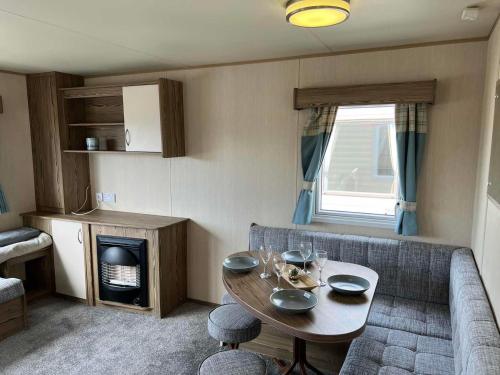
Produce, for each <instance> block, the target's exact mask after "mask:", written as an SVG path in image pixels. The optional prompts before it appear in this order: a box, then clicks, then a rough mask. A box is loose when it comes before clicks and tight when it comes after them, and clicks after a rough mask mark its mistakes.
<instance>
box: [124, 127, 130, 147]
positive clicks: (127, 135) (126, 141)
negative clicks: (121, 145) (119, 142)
mask: <svg viewBox="0 0 500 375" xmlns="http://www.w3.org/2000/svg"><path fill="white" fill-rule="evenodd" d="M125 143H126V144H127V146H130V132H129V131H128V129H127V130H125Z"/></svg>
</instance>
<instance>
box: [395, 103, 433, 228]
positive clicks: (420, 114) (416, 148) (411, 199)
mask: <svg viewBox="0 0 500 375" xmlns="http://www.w3.org/2000/svg"><path fill="white" fill-rule="evenodd" d="M426 133H427V105H426V104H398V105H396V144H397V159H398V168H399V202H398V203H397V205H396V228H395V232H396V233H398V234H402V235H403V236H415V235H417V234H418V225H417V179H418V174H419V172H420V168H421V164H422V155H423V152H424V146H425V138H426Z"/></svg>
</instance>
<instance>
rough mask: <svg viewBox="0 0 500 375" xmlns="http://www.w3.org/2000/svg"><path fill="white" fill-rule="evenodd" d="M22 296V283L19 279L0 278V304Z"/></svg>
mask: <svg viewBox="0 0 500 375" xmlns="http://www.w3.org/2000/svg"><path fill="white" fill-rule="evenodd" d="M23 294H24V287H23V283H22V282H21V280H19V279H3V278H1V277H0V303H5V302H8V301H10V300H13V299H14V298H18V297H21V296H22V295H23Z"/></svg>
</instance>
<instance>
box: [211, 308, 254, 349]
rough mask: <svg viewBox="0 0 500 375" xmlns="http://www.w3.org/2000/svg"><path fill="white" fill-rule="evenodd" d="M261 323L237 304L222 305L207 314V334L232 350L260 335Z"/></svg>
mask: <svg viewBox="0 0 500 375" xmlns="http://www.w3.org/2000/svg"><path fill="white" fill-rule="evenodd" d="M260 328H261V323H260V320H259V319H257V318H255V317H254V316H253V315H252V314H250V313H249V312H247V311H246V310H245V309H243V307H241V306H240V305H238V304H234V303H232V304H229V305H222V306H219V307H217V308H215V309H214V310H212V311H211V312H210V314H208V333H209V334H210V336H212V337H213V338H214V339H216V340H218V341H220V342H221V343H228V344H230V346H231V347H232V348H233V349H236V348H238V345H239V344H240V343H242V342H247V341H251V340H253V339H254V338H256V337H257V336H259V334H260Z"/></svg>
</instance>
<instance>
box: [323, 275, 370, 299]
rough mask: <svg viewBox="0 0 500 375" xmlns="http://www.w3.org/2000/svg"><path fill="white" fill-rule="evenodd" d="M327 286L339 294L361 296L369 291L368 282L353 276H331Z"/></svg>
mask: <svg viewBox="0 0 500 375" xmlns="http://www.w3.org/2000/svg"><path fill="white" fill-rule="evenodd" d="M327 283H328V285H330V287H331V288H332V289H333V290H334V291H336V292H337V293H340V294H350V295H355V294H363V293H364V292H366V291H367V290H368V289H370V282H369V281H368V280H366V279H364V278H362V277H359V276H354V275H333V276H330V277H329V278H328V279H327Z"/></svg>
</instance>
